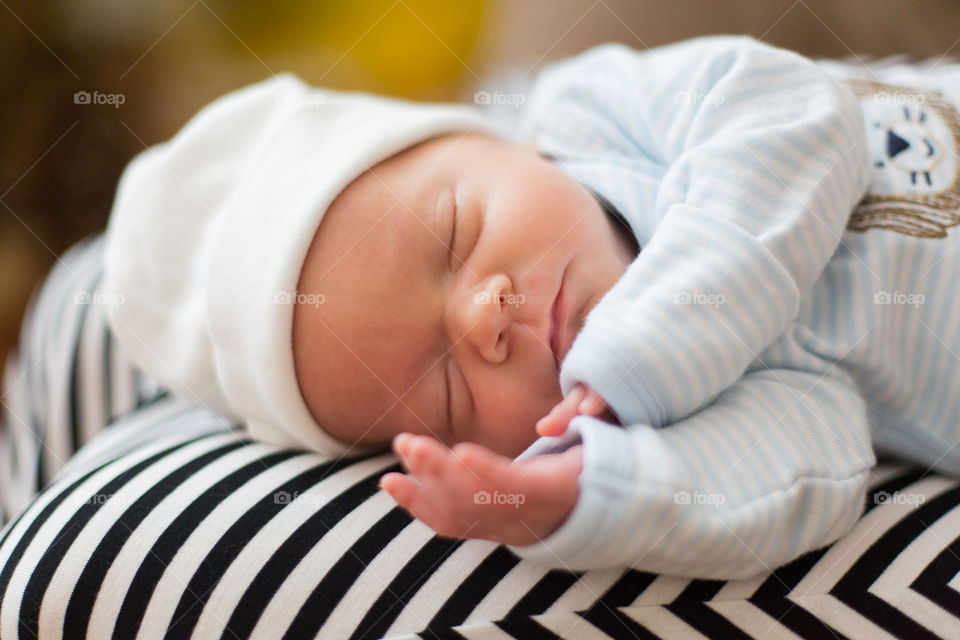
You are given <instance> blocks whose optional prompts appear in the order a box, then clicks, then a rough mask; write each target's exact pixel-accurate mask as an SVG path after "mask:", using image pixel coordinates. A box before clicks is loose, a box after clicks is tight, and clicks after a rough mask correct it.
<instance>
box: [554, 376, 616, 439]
mask: <svg viewBox="0 0 960 640" xmlns="http://www.w3.org/2000/svg"><path fill="white" fill-rule="evenodd" d="M581 414H582V415H587V416H593V417H595V418H599V419H600V420H603V421H604V422H611V423H614V424H619V421H618V420H617V417H616V416H615V415H614V414H613V411H611V410H610V407H608V406H607V403H606V402H604V401H603V398H601V397H600V394H598V393H597V392H596V391H594V390H593V389H591V388H589V387H588V386H586V385H584V384H578V385H577V386H575V387H574V388H573V390H572V391H571V392H570V393H568V394H567V397H566V398H564V399H563V400H562V401H561V402H560V403H559V404H558V405H556V406H555V407H554V408H553V409H551V410H550V413H548V414H547V415H545V416H544V417H542V418H540V419H539V420H538V421H537V427H536V428H537V433H538V434H540V435H541V436H559V435H560V434H561V433H563V432H564V431H566V430H567V425H568V424H569V423H570V421H571V420H572V419H573V418H575V417H576V416H578V415H581Z"/></svg>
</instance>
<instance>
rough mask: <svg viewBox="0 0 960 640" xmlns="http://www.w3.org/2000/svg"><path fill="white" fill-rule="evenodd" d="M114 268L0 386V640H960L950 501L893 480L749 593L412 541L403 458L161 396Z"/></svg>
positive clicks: (941, 493) (884, 473)
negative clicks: (237, 419) (265, 429)
mask: <svg viewBox="0 0 960 640" xmlns="http://www.w3.org/2000/svg"><path fill="white" fill-rule="evenodd" d="M101 250H102V238H101V237H99V236H97V237H93V238H90V239H88V240H87V241H84V242H83V243H81V244H80V245H78V246H76V247H75V248H73V249H72V250H71V251H70V252H68V253H67V254H66V255H64V256H63V257H62V259H61V261H60V264H59V265H58V266H57V267H56V268H55V269H54V270H53V272H52V273H51V274H50V276H49V277H48V279H47V282H46V284H45V285H44V287H43V288H42V289H41V290H39V292H38V294H37V295H36V296H35V298H34V300H33V301H32V303H31V307H30V310H29V315H28V318H27V320H26V322H25V325H24V331H23V334H22V336H21V343H20V350H19V351H18V353H17V354H16V355H15V356H14V357H13V358H12V359H11V360H10V362H9V363H8V368H7V371H6V374H7V377H6V385H5V389H6V394H5V395H4V396H3V404H4V421H3V423H2V424H0V455H2V458H0V465H2V466H0V469H2V470H3V473H4V479H3V481H2V483H0V495H2V498H3V504H4V506H5V512H4V513H5V517H7V518H9V519H10V521H9V522H8V523H7V525H6V527H5V528H3V529H2V530H0V638H3V639H4V640H28V639H29V640H35V639H39V640H59V639H61V638H65V639H68V640H74V639H80V638H90V639H95V640H98V639H101V638H104V639H106V638H113V639H116V640H126V639H132V638H145V639H147V638H149V639H152V638H157V639H159V638H168V639H172V638H197V639H201V638H202V639H207V638H223V639H224V640H230V639H235V638H236V639H239V638H264V639H267V638H269V639H277V638H287V639H299V638H332V639H337V640H339V639H347V638H381V637H384V638H415V637H419V638H424V639H428V638H475V639H478V640H479V639H483V640H486V639H504V638H516V639H518V640H533V639H539V638H570V639H583V638H587V639H592V638H644V639H647V638H670V639H674V638H722V639H728V638H867V637H869V638H871V640H881V639H883V638H897V637H899V638H911V639H912V638H958V637H960V509H958V508H957V507H958V504H960V484H958V482H957V481H956V480H953V479H948V478H946V477H943V476H940V475H937V474H935V473H929V472H924V470H923V469H921V468H919V467H916V466H913V465H911V464H909V463H905V462H901V461H897V460H894V459H890V458H881V459H880V464H879V465H878V466H877V467H876V468H874V469H873V470H872V471H871V479H870V485H871V494H870V499H869V500H868V503H867V505H866V511H865V513H864V515H863V516H862V517H861V518H860V520H859V521H858V522H857V523H856V525H855V526H854V528H853V529H852V530H851V532H850V533H849V534H848V535H847V536H845V537H844V538H841V539H840V540H839V541H837V542H836V543H835V544H833V545H831V546H830V547H826V548H823V549H819V550H817V551H814V552H811V553H808V554H806V555H804V556H802V557H800V558H798V559H797V560H796V561H794V562H792V563H790V564H788V565H786V566H784V567H781V568H780V569H778V570H777V571H775V572H772V573H767V574H765V575H761V576H757V577H756V578H754V579H750V580H744V581H731V582H724V581H717V580H689V579H685V578H679V577H675V576H664V575H656V574H651V573H646V572H642V571H635V570H626V571H624V570H607V571H589V572H583V573H580V572H571V571H564V570H557V569H552V570H551V569H546V568H544V567H541V566H538V565H535V564H533V563H530V562H526V561H521V560H519V559H518V558H517V557H515V556H514V555H513V554H511V553H510V552H509V551H508V550H507V549H506V548H504V547H502V546H498V545H495V544H492V543H488V542H483V541H476V540H472V541H466V542H461V541H451V540H445V539H441V538H438V537H436V536H434V535H433V534H432V532H431V531H429V530H428V529H427V528H426V527H425V526H423V525H421V524H420V523H418V522H412V521H411V520H410V518H409V517H408V516H407V515H406V514H405V513H404V512H403V511H402V510H400V509H399V508H397V507H396V506H395V505H394V503H393V502H392V500H391V499H390V498H389V496H387V495H386V494H385V493H383V492H380V491H378V490H377V487H376V483H377V480H378V478H379V477H380V475H381V474H382V473H384V472H386V471H389V470H396V469H398V468H399V466H398V464H397V461H396V459H395V458H394V457H393V456H392V455H377V456H368V457H363V458H354V459H348V460H340V461H336V462H329V461H325V460H323V459H321V458H319V457H318V456H316V455H313V454H310V453H306V452H302V451H293V450H283V449H278V448H275V447H269V446H264V445H261V444H258V443H255V442H250V441H249V440H247V439H245V437H244V434H243V432H242V431H240V430H239V428H238V427H237V426H236V425H233V424H231V423H229V421H226V420H224V419H222V418H218V417H216V416H215V415H213V414H211V413H209V412H208V411H206V410H205V409H203V408H202V407H196V406H191V405H189V404H188V403H187V402H185V401H183V400H181V399H179V398H176V397H173V396H171V395H169V394H167V393H165V392H164V391H163V390H162V389H158V388H156V387H155V385H153V384H152V383H151V382H150V381H149V380H148V379H146V378H145V377H143V376H141V375H139V374H138V372H136V371H135V370H133V369H131V368H130V367H129V365H128V364H127V363H126V362H125V361H124V359H123V358H122V355H120V354H118V353H117V352H116V350H115V345H114V344H113V343H112V342H111V340H110V336H109V334H108V333H107V331H106V323H105V321H104V317H103V314H102V312H101V311H102V307H100V306H98V305H97V302H96V301H97V295H98V294H97V291H96V286H97V282H98V281H99V277H100V273H101V271H100V263H99V259H100V253H101ZM85 301H91V302H85ZM97 420H101V421H102V422H101V423H97V422H96V421H97ZM103 427H107V428H105V429H104V428H103ZM98 432H99V435H98ZM84 444H86V446H85V447H84V448H83V449H82V450H80V451H79V452H78V453H76V454H75V455H74V456H73V457H70V456H71V453H72V452H73V450H74V449H75V448H76V447H77V446H79V445H84ZM35 492H38V495H36V496H35V497H33V496H32V494H33V493H35Z"/></svg>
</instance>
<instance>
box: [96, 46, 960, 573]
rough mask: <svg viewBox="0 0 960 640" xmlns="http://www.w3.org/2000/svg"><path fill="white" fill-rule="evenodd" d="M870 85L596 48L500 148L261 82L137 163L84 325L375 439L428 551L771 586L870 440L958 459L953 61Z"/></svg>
mask: <svg viewBox="0 0 960 640" xmlns="http://www.w3.org/2000/svg"><path fill="white" fill-rule="evenodd" d="M883 74H884V75H883V78H880V77H878V76H877V75H876V73H875V72H874V71H873V70H871V69H870V68H863V69H860V70H857V69H853V68H850V67H846V66H844V65H840V64H837V65H831V64H830V63H829V62H827V61H821V62H813V61H811V60H809V59H806V58H804V57H802V56H799V55H797V54H795V53H792V52H789V51H785V50H781V49H777V48H775V47H771V46H769V45H766V44H763V43H761V42H758V41H756V40H754V39H752V38H749V37H743V36H711V37H703V38H697V39H694V40H688V41H684V42H679V43H675V44H672V45H667V46H663V47H659V48H656V49H651V50H647V51H642V52H641V51H637V50H634V49H631V48H629V47H626V46H623V45H618V44H605V45H601V46H597V47H594V48H592V49H589V50H587V51H585V52H584V53H582V54H580V55H578V56H575V57H572V58H569V59H567V60H563V61H560V62H557V63H554V64H552V65H550V66H548V67H546V68H545V69H544V70H543V71H541V72H540V73H539V75H538V76H537V77H536V79H535V80H534V82H533V84H532V86H531V88H530V92H529V94H528V95H527V97H526V101H525V104H524V105H523V108H522V109H521V110H520V111H519V112H518V113H517V120H516V122H515V123H511V126H505V124H504V121H502V120H498V119H496V118H493V117H492V116H491V114H490V113H488V112H486V111H484V110H482V109H480V108H477V107H471V106H467V105H453V104H426V103H413V102H408V101H403V100H398V99H392V98H385V97H378V96H372V95H368V94H361V93H347V92H339V91H333V90H326V89H317V88H313V87H309V86H307V85H305V84H304V83H302V82H301V81H299V80H298V79H297V78H295V77H293V76H291V75H288V74H282V75H279V76H276V77H274V78H271V79H268V80H266V81H263V82H261V83H258V84H255V85H252V86H249V87H246V88H244V89H241V90H239V91H235V92H233V93H231V94H228V95H227V96H224V97H222V98H220V99H218V100H216V101H214V102H213V103H212V104H210V105H208V106H207V107H206V108H204V109H203V110H202V111H201V112H200V113H198V114H197V115H196V116H195V117H194V118H193V119H192V120H191V121H190V122H189V123H188V124H187V125H186V126H185V127H184V128H183V130H182V131H180V132H179V133H178V134H177V135H176V136H175V137H174V138H173V139H172V140H170V141H169V142H166V143H164V144H160V145H157V146H155V147H152V148H150V149H148V150H147V151H145V152H144V153H142V154H141V155H140V156H138V157H137V158H135V159H134V160H133V161H132V162H131V163H130V165H129V166H128V168H127V170H126V171H125V172H124V175H123V177H122V178H121V181H120V185H119V188H118V193H117V198H116V202H115V204H114V209H113V212H112V214H111V219H110V223H109V226H108V230H107V248H106V258H105V260H106V265H105V269H106V277H105V283H104V286H103V289H104V290H105V292H106V293H111V294H114V295H113V296H109V297H107V299H109V300H113V301H115V302H114V303H113V304H112V306H111V307H110V310H109V317H110V323H111V328H112V330H113V331H114V332H115V333H116V335H117V338H118V340H119V341H120V343H121V345H122V346H123V347H124V349H125V351H126V352H127V354H128V356H129V357H130V358H131V359H132V360H133V362H134V363H136V364H137V365H138V366H139V367H141V368H142V369H143V370H144V371H145V372H147V373H148V374H150V375H152V376H154V377H155V378H156V379H157V380H159V381H160V382H161V383H163V384H164V385H165V386H167V387H169V388H170V389H171V390H172V391H174V392H176V393H179V394H182V395H184V396H187V397H190V398H192V399H194V400H195V401H197V402H199V403H202V404H204V405H205V406H208V407H210V408H211V409H212V410H214V411H216V412H218V413H221V414H223V415H225V416H228V417H230V418H232V419H235V420H237V421H238V422H242V423H243V424H244V425H245V426H246V428H247V430H248V431H249V433H250V434H251V436H252V437H254V438H256V439H259V440H261V441H264V442H268V443H274V444H279V445H284V446H291V447H298V448H304V449H311V450H314V451H317V452H320V453H322V454H325V455H327V456H329V457H336V456H354V455H366V454H371V453H375V452H378V451H383V450H387V449H389V448H390V447H391V446H392V448H393V450H394V451H395V452H396V453H397V455H398V456H399V457H400V459H401V460H402V462H403V465H404V467H405V469H406V470H407V471H408V472H409V474H403V473H388V474H386V475H384V476H383V478H382V479H381V486H382V488H383V489H384V490H385V491H386V492H388V493H389V494H390V495H391V496H392V497H393V499H395V500H396V501H397V503H398V504H400V505H401V506H402V507H403V508H405V509H406V510H408V511H409V512H410V513H411V514H412V515H413V516H415V517H416V518H418V519H420V520H422V521H423V522H424V523H426V524H427V525H428V526H430V527H431V528H432V529H433V530H434V531H436V532H437V533H439V534H441V535H444V536H449V537H456V538H482V539H489V540H494V541H497V542H500V543H503V544H506V545H509V548H510V549H511V550H512V551H513V552H514V553H516V554H517V555H519V556H520V557H523V558H527V559H530V560H533V561H536V562H538V563H540V564H543V565H546V566H550V567H558V568H566V569H592V568H602V567H613V566H620V567H633V568H636V569H641V570H645V571H650V572H657V573H667V574H674V575H683V576H690V577H699V578H716V579H734V578H747V577H751V576H754V575H756V574H758V573H762V572H767V571H770V570H773V569H775V568H776V567H778V566H780V565H782V564H785V563H787V562H789V561H791V560H793V559H794V558H796V557H798V556H799V555H801V554H803V553H805V552H807V551H810V550H813V549H816V548H819V547H822V546H825V545H827V544H829V543H831V542H833V541H834V540H836V539H837V538H839V537H840V536H842V535H843V534H844V533H846V532H847V531H848V530H849V529H850V528H851V527H852V526H853V524H854V523H855V522H856V521H857V519H858V518H859V517H860V515H861V514H862V513H863V509H864V506H865V503H866V500H868V499H869V497H868V496H866V491H867V486H868V484H869V480H870V477H869V476H870V470H871V467H873V465H874V464H875V462H876V458H875V450H882V451H885V452H890V453H893V454H896V455H898V456H900V457H903V458H907V459H911V460H915V461H917V462H920V463H923V464H924V465H926V466H928V467H931V468H934V469H937V470H939V471H942V472H947V473H960V451H958V450H957V448H956V447H955V446H954V445H955V444H956V442H957V441H958V440H960V426H958V425H960V403H957V402H956V401H955V398H956V397H958V395H960V376H956V375H953V374H954V371H955V369H956V358H957V357H958V356H957V355H956V354H960V334H958V323H956V322H951V320H952V317H953V316H954V314H955V313H956V311H957V309H956V304H957V302H956V301H957V300H960V296H958V294H960V291H958V287H957V282H958V278H957V274H958V270H960V262H958V260H960V256H958V254H957V252H954V251H952V245H953V241H952V240H951V238H950V234H951V233H953V234H954V235H955V232H952V231H951V227H953V226H954V225H955V224H957V222H960V187H958V180H957V159H956V157H957V155H956V144H957V140H958V139H960V117H958V114H957V111H956V108H955V106H954V105H955V104H958V103H960V83H958V82H957V78H958V77H960V69H958V67H956V66H952V67H951V66H948V67H945V68H941V69H931V70H928V71H927V72H926V73H924V74H922V75H921V74H918V73H915V72H913V71H912V70H910V69H908V68H906V67H902V68H901V67H888V68H885V69H884V70H883ZM951 74H952V75H951ZM951 91H952V92H953V94H951V93H950V92H951ZM513 125H515V126H513Z"/></svg>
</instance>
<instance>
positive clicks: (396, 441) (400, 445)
mask: <svg viewBox="0 0 960 640" xmlns="http://www.w3.org/2000/svg"><path fill="white" fill-rule="evenodd" d="M409 444H410V434H409V433H399V434H397V435H396V436H395V437H394V438H393V448H394V450H395V451H396V452H397V453H399V454H400V455H402V456H405V455H407V446H408V445H409Z"/></svg>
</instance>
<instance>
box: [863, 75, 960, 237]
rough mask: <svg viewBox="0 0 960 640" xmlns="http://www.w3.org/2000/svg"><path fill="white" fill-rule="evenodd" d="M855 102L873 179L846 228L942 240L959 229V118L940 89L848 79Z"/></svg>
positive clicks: (959, 115)
mask: <svg viewBox="0 0 960 640" xmlns="http://www.w3.org/2000/svg"><path fill="white" fill-rule="evenodd" d="M847 82H848V83H849V85H850V86H851V88H852V89H853V91H854V93H856V94H857V96H858V97H859V98H860V107H861V109H862V111H863V117H864V121H865V124H866V135H867V141H868V145H869V148H870V153H871V159H872V161H873V180H872V183H871V185H870V189H869V191H868V192H867V194H866V195H865V196H864V197H863V199H861V200H860V202H859V203H858V204H857V207H856V208H855V209H854V211H853V214H852V215H851V216H850V220H849V221H848V223H847V229H849V230H851V231H866V230H867V229H870V228H878V229H889V230H890V231H896V232H898V233H902V234H905V235H912V236H917V237H921V238H943V237H945V236H946V235H947V232H946V230H947V229H948V228H949V227H952V226H955V225H957V224H960V183H958V180H957V149H956V144H957V142H956V141H957V140H958V139H960V114H958V113H957V110H956V109H955V108H954V107H953V105H951V104H950V103H949V102H947V101H946V100H945V99H944V98H943V96H942V95H941V94H940V93H938V92H937V91H933V90H929V89H916V88H908V87H900V86H894V85H889V84H883V83H880V82H872V81H869V80H860V79H850V80H847Z"/></svg>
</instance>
